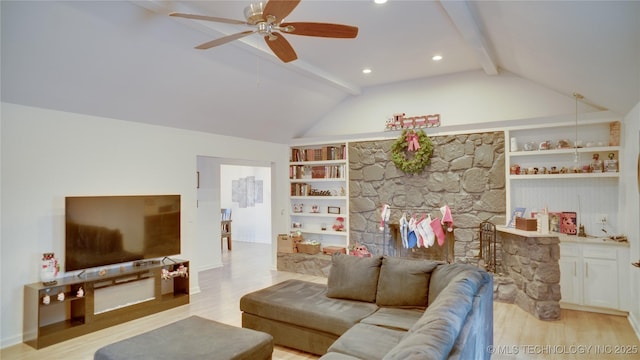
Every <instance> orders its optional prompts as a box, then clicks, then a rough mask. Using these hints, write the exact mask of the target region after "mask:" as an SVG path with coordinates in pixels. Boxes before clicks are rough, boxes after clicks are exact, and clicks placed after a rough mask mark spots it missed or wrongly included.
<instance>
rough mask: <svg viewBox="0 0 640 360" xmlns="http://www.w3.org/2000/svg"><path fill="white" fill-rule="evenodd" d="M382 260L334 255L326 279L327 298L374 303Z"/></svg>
mask: <svg viewBox="0 0 640 360" xmlns="http://www.w3.org/2000/svg"><path fill="white" fill-rule="evenodd" d="M381 264H382V258H381V257H379V256H374V257H357V256H350V255H344V254H340V253H334V254H333V256H332V257H331V270H329V278H328V279H327V296H328V297H330V298H334V299H347V300H359V301H367V302H375V301H376V290H377V288H378V276H379V274H380V265H381Z"/></svg>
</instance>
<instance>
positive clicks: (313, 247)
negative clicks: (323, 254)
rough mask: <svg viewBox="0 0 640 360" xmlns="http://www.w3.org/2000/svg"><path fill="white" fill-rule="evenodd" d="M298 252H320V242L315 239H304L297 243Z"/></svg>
mask: <svg viewBox="0 0 640 360" xmlns="http://www.w3.org/2000/svg"><path fill="white" fill-rule="evenodd" d="M297 247H298V252H301V253H303V254H308V255H315V254H317V253H319V252H320V243H319V242H317V241H305V242H301V243H298V244H297Z"/></svg>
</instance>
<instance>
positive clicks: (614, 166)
mask: <svg viewBox="0 0 640 360" xmlns="http://www.w3.org/2000/svg"><path fill="white" fill-rule="evenodd" d="M607 157H608V159H607V160H605V161H604V172H618V160H616V154H614V153H609V155H607Z"/></svg>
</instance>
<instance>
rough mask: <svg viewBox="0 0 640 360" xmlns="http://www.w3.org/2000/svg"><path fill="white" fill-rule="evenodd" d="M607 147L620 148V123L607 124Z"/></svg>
mask: <svg viewBox="0 0 640 360" xmlns="http://www.w3.org/2000/svg"><path fill="white" fill-rule="evenodd" d="M609 146H620V121H614V122H612V123H611V124H609Z"/></svg>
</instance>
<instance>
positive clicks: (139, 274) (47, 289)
mask: <svg viewBox="0 0 640 360" xmlns="http://www.w3.org/2000/svg"><path fill="white" fill-rule="evenodd" d="M165 261H166V262H167V263H162V262H160V261H156V262H145V263H142V264H138V265H127V266H121V267H119V268H114V269H111V270H109V271H106V272H97V273H91V274H83V275H82V276H69V277H65V278H61V279H57V282H56V284H55V285H44V284H43V283H41V282H39V283H34V284H28V285H25V286H24V318H23V341H24V342H25V343H26V344H28V345H31V346H32V347H34V348H36V349H40V348H43V347H45V346H49V345H53V344H56V343H59V342H62V341H65V340H68V339H71V338H74V337H77V336H80V335H84V334H87V333H90V332H93V331H97V330H100V329H104V328H106V327H109V326H113V325H116V324H120V323H123V322H126V321H130V320H133V319H137V318H140V317H143V316H147V315H150V314H154V313H156V312H159V311H163V310H168V309H171V308H174V307H176V306H181V305H186V304H188V303H189V277H188V274H189V273H188V269H189V262H188V261H184V260H165ZM178 269H180V271H178Z"/></svg>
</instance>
